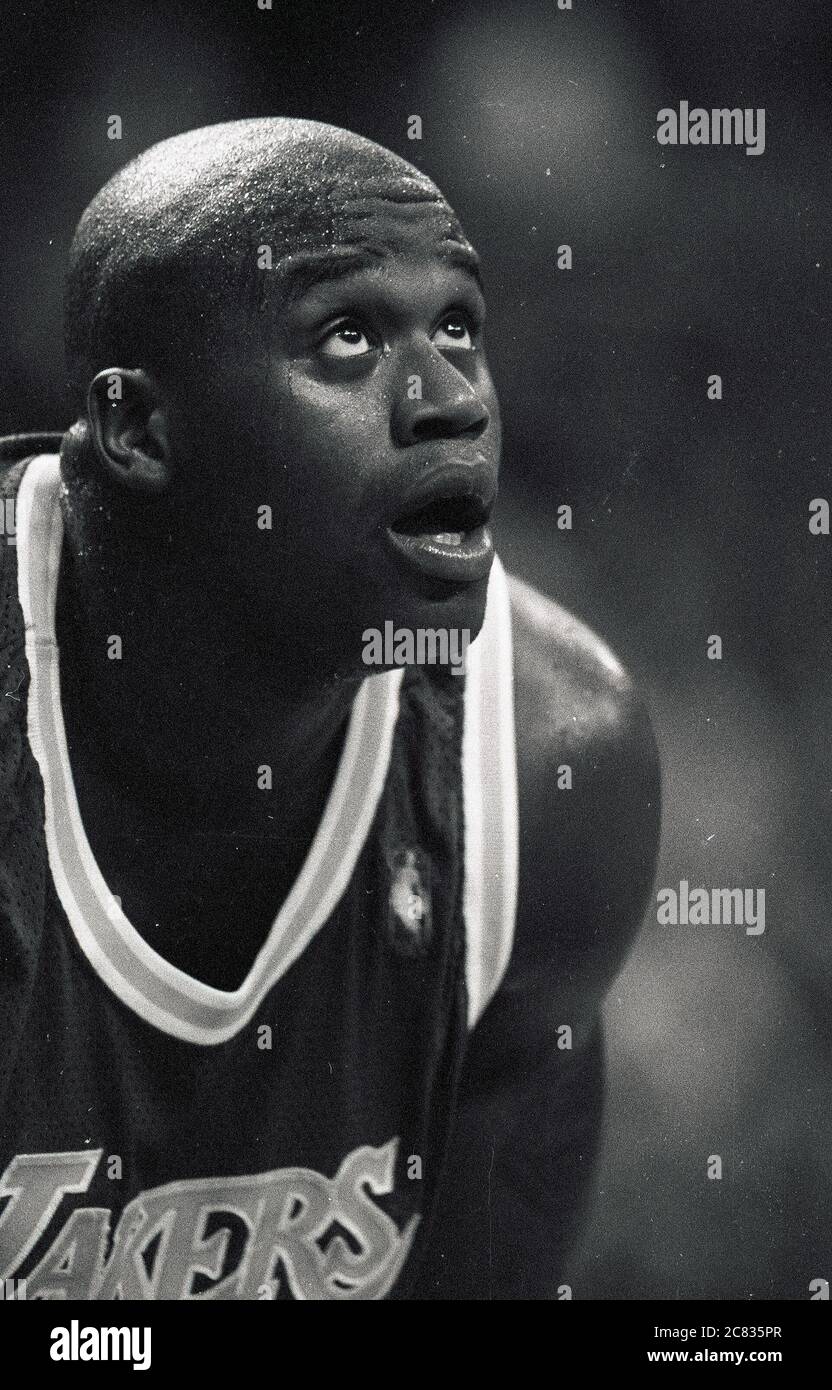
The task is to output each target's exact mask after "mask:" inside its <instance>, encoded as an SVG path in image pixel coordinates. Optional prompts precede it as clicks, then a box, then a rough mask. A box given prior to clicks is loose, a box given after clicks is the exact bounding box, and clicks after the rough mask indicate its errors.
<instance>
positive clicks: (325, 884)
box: [0, 454, 517, 1299]
mask: <svg viewBox="0 0 832 1390" xmlns="http://www.w3.org/2000/svg"><path fill="white" fill-rule="evenodd" d="M0 477H2V503H3V505H2V520H3V531H2V535H0V561H1V562H2V564H0V641H2V653H1V654H0V664H1V665H2V674H3V682H4V685H3V696H2V700H0V794H1V795H2V809H1V810H0V1280H8V1279H13V1280H21V1279H25V1280H26V1296H27V1297H28V1298H38V1297H39V1298H63V1297H68V1298H92V1299H109V1298H140V1299H154V1298H164V1299H189V1298H203V1299H212V1298H242V1299H257V1298H281V1299H285V1298H362V1299H365V1298H384V1297H394V1298H400V1297H406V1296H407V1295H408V1292H409V1291H410V1290H411V1288H412V1287H413V1284H414V1281H415V1279H416V1276H417V1273H418V1269H419V1261H420V1256H421V1252H422V1250H423V1248H424V1246H425V1243H426V1240H427V1237H428V1233H429V1230H430V1226H431V1221H432V1217H433V1213H434V1207H435V1204H436V1197H437V1192H438V1190H439V1185H440V1179H441V1175H442V1167H443V1161H444V1158H445V1155H446V1150H447V1146H448V1141H449V1135H450V1132H451V1127H452V1124H453V1118H454V1106H455V1097H456V1090H457V1082H458V1078H459V1074H460V1068H461V1065H462V1061H463V1058H464V1056H465V1051H466V1045H467V1040H468V1036H469V1033H470V1030H471V1028H472V1027H473V1025H474V1024H475V1022H476V1020H477V1019H478V1017H479V1016H480V1014H481V1012H482V1010H483V1009H484V1007H485V1005H486V1003H487V1002H488V1000H489V999H490V998H491V996H492V995H493V994H494V992H495V990H496V989H497V987H498V984H499V982H500V979H501V977H502V975H503V973H504V971H505V969H506V966H507V962H508V958H509V954H510V950H511V943H512V933H513V927H514V914H515V898H516V882H517V824H516V772H515V761H514V726H513V710H512V688H511V682H512V676H511V634H510V614H509V601H508V592H507V586H506V581H505V575H504V573H503V571H502V569H501V567H500V565H499V562H497V561H495V564H494V567H493V570H492V577H491V580H490V582H489V591H488V603H487V611H486V620H485V625H484V628H483V631H482V633H481V634H480V636H479V637H478V639H477V640H476V641H475V642H474V643H473V644H472V645H471V647H470V649H469V652H468V661H467V674H466V675H465V676H464V677H463V676H455V675H453V674H451V673H446V672H442V671H439V670H437V669H432V670H431V669H429V668H425V667H423V668H415V667H412V668H408V669H407V670H406V671H404V672H403V671H402V670H401V669H399V670H395V671H390V672H386V673H382V674H377V675H373V676H369V677H367V678H366V679H365V681H364V682H363V684H362V686H361V688H360V690H359V693H358V695H357V696H356V699H355V702H354V706H353V709H352V714H351V718H350V723H349V728H348V732H347V736H346V740H345V744H344V748H343V752H342V755H341V759H340V764H339V766H338V769H337V773H336V776H335V779H334V782H333V785H332V788H331V792H330V795H329V799H328V802H327V805H326V808H325V811H324V814H323V816H322V819H321V821H320V824H319V826H318V829H317V832H316V834H315V836H314V839H313V842H312V845H311V847H310V849H309V852H308V855H307V858H306V860H305V862H304V864H303V866H302V868H301V871H300V873H299V875H298V878H297V880H296V882H295V883H294V886H293V887H292V890H291V892H290V893H289V895H288V897H287V898H286V900H285V902H284V903H283V905H282V907H280V910H279V911H278V912H277V915H276V917H275V919H274V922H273V925H272V927H271V929H270V932H269V934H268V936H267V939H266V941H265V942H264V944H263V946H262V948H261V949H260V951H259V952H258V954H257V957H256V959H255V960H254V962H253V963H252V965H251V969H250V971H249V973H248V975H247V976H246V978H245V980H244V982H243V983H242V984H241V985H240V987H239V988H238V989H235V990H222V989H217V988H214V987H212V986H209V985H207V984H205V983H204V982H202V981H199V980H197V979H194V978H193V977H192V976H190V975H188V974H186V973H185V972H184V971H182V970H181V969H179V968H177V967H175V966H174V965H173V964H171V963H170V962H168V961H166V960H165V959H163V957H162V956H161V955H159V954H158V953H157V951H155V950H153V949H151V947H150V946H149V945H148V943H147V942H146V941H144V940H143V939H142V937H141V936H140V935H139V933H138V932H137V931H136V930H135V928H134V927H133V926H132V925H131V923H130V922H129V921H128V920H127V918H126V916H125V915H124V913H123V912H122V910H121V905H120V902H119V901H118V899H117V898H116V897H114V895H113V894H112V893H111V892H110V890H109V889H108V887H107V884H106V883H105V882H104V880H103V878H102V875H101V873H100V871H99V869H98V867H97V865H96V862H95V859H94V857H93V854H92V852H91V849H90V846H89V843H88V841H87V838H86V835H85V832H84V827H83V824H82V822H81V818H80V815H79V810H78V804H77V799H76V796H75V791H74V787H73V778H72V770H71V767H70V762H69V757H68V753H67V743H66V736H65V731H64V724H63V716H62V711H61V697H60V672H59V662H58V649H57V644H56V640H55V622H54V614H55V604H56V593H57V587H58V578H59V562H60V554H61V541H62V516H61V510H60V504H59V490H60V475H59V463H58V457H57V455H55V454H40V455H37V456H36V457H34V458H32V459H20V460H19V461H18V462H12V463H11V464H6V465H3V467H2V473H0Z"/></svg>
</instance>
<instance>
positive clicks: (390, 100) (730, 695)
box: [0, 0, 832, 1299]
mask: <svg viewBox="0 0 832 1390" xmlns="http://www.w3.org/2000/svg"><path fill="white" fill-rule="evenodd" d="M2 30H3V32H2V48H1V49H0V94H1V95H0V103H2V113H3V119H2V122H1V123H0V141H2V146H0V176H2V188H3V194H4V196H3V198H2V206H0V238H2V255H0V306H2V323H3V332H2V336H0V433H6V432H11V431H13V430H19V429H63V428H64V427H65V426H66V425H67V424H68V423H69V416H68V413H67V406H66V398H65V394H64V386H63V363H62V351H61V277H62V273H63V262H64V256H65V254H66V249H67V247H68V243H69V240H70V238H71V235H72V231H73V229H74V226H75V223H76V222H77V220H78V217H79V216H80V214H81V212H82V210H83V208H84V207H85V205H86V204H87V202H88V201H89V200H90V198H91V197H92V196H93V194H94V193H95V192H96V190H97V189H98V188H99V187H100V185H101V184H102V183H103V182H104V180H105V179H106V178H107V177H108V176H109V175H110V174H111V173H112V172H113V171H114V170H115V169H116V168H117V167H118V166H120V165H121V164H123V163H125V162H126V161H127V160H128V159H129V158H130V157H132V155H134V154H136V153H137V152H138V151H139V150H141V149H144V148H145V147H147V146H148V145H150V144H152V143H153V142H154V141H156V140H159V139H162V138H164V137H165V136H167V135H171V134H174V133H175V132H177V131H180V130H184V129H188V128H190V127H193V126H198V125H203V124H208V123H210V122H214V121H219V120H230V119H234V118H237V117H243V116H255V115H267V114H284V115H295V116H306V117H311V118H315V119H318V120H325V121H332V122H334V123H335V124H338V125H344V126H347V127H350V128H352V129H354V130H356V131H359V132H361V133H363V134H365V135H368V136H370V137H372V138H373V139H376V140H378V141H380V142H381V143H382V144H384V145H387V146H389V147H390V148H392V149H394V150H397V151H399V152H400V153H401V154H403V155H404V156H405V157H406V158H408V159H410V160H411V161H413V162H414V163H416V164H418V165H419V166H421V167H422V168H424V169H425V170H426V171H427V172H428V173H429V174H430V175H431V176H432V177H433V178H434V179H435V180H436V181H437V182H438V183H439V185H440V186H441V187H442V188H443V190H444V191H445V192H446V193H447V195H448V197H449V198H450V200H451V202H452V203H453V204H454V205H455V207H456V209H457V211H458V212H459V213H460V215H461V217H462V220H463V223H464V225H465V226H466V229H467V230H468V232H469V235H470V236H471V237H472V239H473V240H474V241H475V243H476V244H477V245H478V247H479V249H480V251H481V253H482V255H483V259H484V266H485V276H486V284H487V288H488V292H489V323H490V327H489V355H490V358H491V365H492V369H493V371H494V374H495V376H496V379H497V382H498V386H499V389H500V394H501V400H502V406H503V414H504V422H505V433H506V450H505V464H504V475H503V476H504V481H503V493H502V502H501V525H500V541H501V549H502V554H503V558H504V561H505V562H506V563H507V565H508V566H509V567H510V568H513V569H514V570H516V571H517V572H519V573H521V574H522V575H523V576H524V577H526V578H527V579H529V580H530V581H531V582H532V583H534V584H537V585H538V586H539V587H540V588H542V589H543V590H545V591H546V592H547V593H549V594H551V595H552V596H553V597H555V598H557V599H558V600H559V601H560V602H561V603H563V604H565V605H566V606H567V607H569V608H572V609H574V610H575V611H576V612H577V613H578V614H579V615H580V616H581V617H582V618H583V619H584V620H586V621H587V622H589V623H590V624H591V625H592V626H593V627H595V628H597V629H598V630H599V631H600V632H601V633H602V634H603V635H604V636H605V637H606V638H607V640H608V641H610V642H611V644H612V645H613V647H614V648H615V649H616V650H617V652H618V654H619V655H620V656H621V657H622V659H623V660H624V661H625V662H626V663H627V664H628V665H629V666H630V668H631V669H632V670H633V672H634V673H635V675H636V676H637V678H638V680H639V681H640V683H641V685H642V687H643V689H644V692H645V695H646V698H647V701H648V704H649V706H650V709H651V711H652V715H653V718H654V722H655V726H656V730H657V737H658V741H659V744H660V748H661V753H662V758H663V765H664V786H665V822H664V839H663V847H662V858H661V863H660V867H659V872H658V880H657V881H658V883H659V884H660V885H668V886H669V885H676V886H678V883H679V880H680V879H681V878H687V879H688V880H689V881H690V882H691V884H692V885H693V884H697V883H698V884H706V885H708V886H718V887H731V886H748V887H751V886H753V887H765V889H766V910H767V926H766V931H765V934H764V935H763V936H762V937H750V936H746V935H744V934H743V933H742V931H741V930H737V929H731V928H711V929H708V928H701V927H700V928H688V929H685V928H683V927H680V928H676V929H673V928H660V927H658V926H657V925H656V923H655V912H653V914H652V917H653V920H652V921H651V920H650V918H649V917H648V920H647V921H646V923H645V927H644V930H643V932H642V935H641V938H640V940H639V943H638V945H637V946H636V949H635V951H634V952H633V954H632V956H631V958H630V960H629V962H628V965H627V967H626V969H625V970H624V972H623V974H622V975H621V976H620V978H619V979H618V980H617V982H616V984H615V986H614V987H613V990H612V991H611V994H610V997H609V1000H608V1004H607V1016H608V1025H609V1026H608V1047H609V1100H608V1107H607V1118H606V1130H605V1144H604V1151H603V1155H602V1160H601V1166H600V1171H599V1181H598V1194H597V1199H596V1202H595V1207H594V1213H593V1217H592V1221H591V1224H590V1226H589V1228H588V1230H587V1232H586V1236H585V1239H584V1242H583V1245H582V1248H581V1251H580V1255H579V1257H578V1259H577V1261H576V1263H575V1267H574V1269H573V1270H572V1271H571V1273H570V1278H571V1282H572V1285H573V1289H574V1296H575V1297H576V1298H618V1299H643V1298H670V1299H678V1298H694V1299H697V1298H725V1299H738V1298H756V1299H760V1298H771V1297H774V1298H788V1299H805V1298H807V1297H808V1296H809V1288H808V1286H809V1283H810V1281H811V1280H812V1279H814V1278H818V1277H821V1278H823V1277H825V1278H827V1279H829V1280H830V1281H832V1211H830V1207H832V1204H830V1201H829V1196H828V1194H829V1190H830V1178H831V1177H832V1173H830V1169H832V1085H831V1084H830V1061H832V1010H831V1009H830V1003H831V1002H832V983H830V981H832V971H831V970H830V966H832V948H831V947H830V931H829V917H830V909H829V905H830V895H831V894H832V843H831V841H830V829H831V828H832V827H830V820H831V819H832V817H830V809H832V740H830V714H831V713H832V709H830V705H832V695H831V694H830V691H831V689H832V687H831V686H830V676H831V675H832V623H831V622H830V578H831V577H832V537H824V536H812V535H810V533H809V529H808V519H809V501H810V500H811V499H812V498H815V497H826V498H828V499H830V500H832V451H830V438H829V425H828V420H829V405H828V396H829V383H830V365H831V364H830V306H831V305H832V296H830V288H829V286H830V276H829V272H830V255H832V238H830V231H829V226H830V218H832V179H831V178H830V170H831V168H832V161H830V142H832V96H831V95H830V73H832V61H830V60H831V59H832V45H830V34H832V7H830V6H828V4H824V3H823V0H817V3H806V0H803V3H799V4H798V3H795V0H730V3H728V2H726V3H719V0H639V3H638V4H636V3H633V0H627V2H625V0H618V2H617V3H616V0H573V8H572V10H571V11H569V10H566V11H564V10H560V9H558V7H557V4H556V0H546V3H542V0H536V3H524V0H519V2H518V3H513V4H512V5H511V6H510V7H506V6H503V7H501V6H499V5H498V4H493V5H488V4H485V3H476V4H474V3H471V4H469V3H466V0H401V3H399V4H397V5H395V6H391V5H389V4H380V3H376V0H364V2H363V3H361V4H355V3H352V0H340V3H338V4H332V3H320V0H316V3H315V4H314V5H313V4H312V3H309V5H308V8H306V9H304V8H303V7H301V6H298V5H295V4H293V5H290V6H287V5H285V4H283V3H282V0H274V8H273V9H272V10H261V9H259V8H258V6H257V0H223V2H222V3H219V0H213V2H212V0H192V3H190V4H185V3H182V0H142V4H141V5H137V4H135V3H124V2H123V0H110V2H109V3H107V4H101V3H86V2H82V3H75V4H73V3H71V0H65V3H63V4H62V5H60V6H56V5H55V4H54V3H53V0H27V2H26V4H25V5H23V6H20V7H15V12H8V13H6V14H4V16H3V25H2ZM682 99H684V100H687V101H689V102H690V104H691V106H695V105H701V106H705V107H707V108H710V107H711V106H729V107H733V106H740V107H755V108H756V107H765V109H766V151H765V154H764V155H762V156H761V157H756V158H752V157H748V156H746V154H745V153H744V150H743V149H742V148H703V147H696V148H690V147H689V148H681V147H663V146H659V145H658V144H657V142H656V139H655V132H656V113H657V111H658V110H659V109H660V108H661V107H664V106H675V107H677V106H678V103H679V101H680V100H682ZM112 114H118V115H120V116H121V118H122V122H123V138H122V140H121V141H120V142H117V141H110V140H108V139H107V117H108V116H110V115H112ZM414 114H417V115H420V116H421V118H422V135H423V138H422V140H421V141H410V140H408V138H407V118H408V116H410V115H414ZM562 244H568V245H570V246H571V247H572V251H573V268H572V269H571V270H570V271H561V270H558V269H557V257H556V249H557V247H558V246H559V245H562ZM711 373H719V374H720V375H721V376H722V379H723V393H724V394H723V399H722V401H709V400H708V399H707V397H706V380H707V377H708V376H709V375H710V374H711ZM563 503H568V504H569V505H570V506H571V507H572V509H573V516H574V523H573V529H572V531H571V532H563V531H558V530H556V527H555V517H556V509H557V507H558V506H559V505H561V504H563ZM712 633H718V634H719V635H720V636H721V637H722V643H723V660H722V661H721V662H714V661H709V660H707V658H706V642H707V638H708V636H709V635H710V634H712ZM717 1153H718V1154H720V1155H721V1156H722V1159H723V1169H724V1177H723V1180H722V1181H721V1182H714V1181H707V1180H706V1177H705V1172H706V1163H707V1159H708V1155H710V1154H717Z"/></svg>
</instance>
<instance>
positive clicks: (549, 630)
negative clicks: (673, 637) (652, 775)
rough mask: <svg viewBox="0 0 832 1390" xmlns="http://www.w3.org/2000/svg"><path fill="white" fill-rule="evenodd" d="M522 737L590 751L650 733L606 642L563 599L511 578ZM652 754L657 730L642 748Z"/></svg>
mask: <svg viewBox="0 0 832 1390" xmlns="http://www.w3.org/2000/svg"><path fill="white" fill-rule="evenodd" d="M508 584H509V594H510V598H511V615H512V634H513V645H514V683H515V706H516V714H517V731H518V738H520V739H522V740H523V742H524V743H525V744H526V745H528V748H527V751H528V752H529V753H531V754H537V755H538V757H539V759H540V761H541V762H542V763H543V764H544V765H545V764H546V762H547V761H548V755H549V754H551V753H553V752H557V753H558V754H560V753H564V752H567V751H568V752H572V753H575V754H577V755H579V756H586V755H587V754H588V753H591V752H592V750H593V749H594V750H596V751H598V750H599V749H600V748H601V747H602V746H603V745H609V744H616V743H618V744H621V743H626V742H628V741H631V740H634V739H635V740H636V741H637V742H638V741H639V739H640V738H641V739H643V738H644V736H645V735H649V720H648V719H647V715H646V711H645V709H644V705H643V702H642V700H641V698H640V696H639V694H638V692H637V690H636V688H635V686H634V684H633V682H632V680H631V678H630V676H629V675H628V673H627V672H626V671H625V669H624V667H623V666H622V665H621V662H620V661H619V660H618V658H617V657H616V656H615V655H614V653H613V652H612V651H611V649H610V648H609V647H608V646H607V644H606V643H605V642H604V641H603V640H602V639H601V638H600V637H599V636H598V635H597V633H595V632H593V631H592V629H591V628H589V627H587V626H586V624H585V623H583V622H581V620H580V619H579V618H576V617H575V615H574V614H573V613H570V612H568V610H567V609H565V608H562V607H561V606H560V604H558V603H555V602H554V601H553V600H552V599H550V598H547V597H546V595H545V594H541V593H540V592H539V591H538V590H537V589H533V588H532V587H531V586H530V585H528V584H525V583H524V582H523V581H522V580H520V579H517V578H515V577H514V576H509V578H508ZM643 752H644V753H645V754H651V755H652V756H655V747H654V745H653V742H652V736H650V737H648V739H647V743H646V744H645V745H644V747H643Z"/></svg>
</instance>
